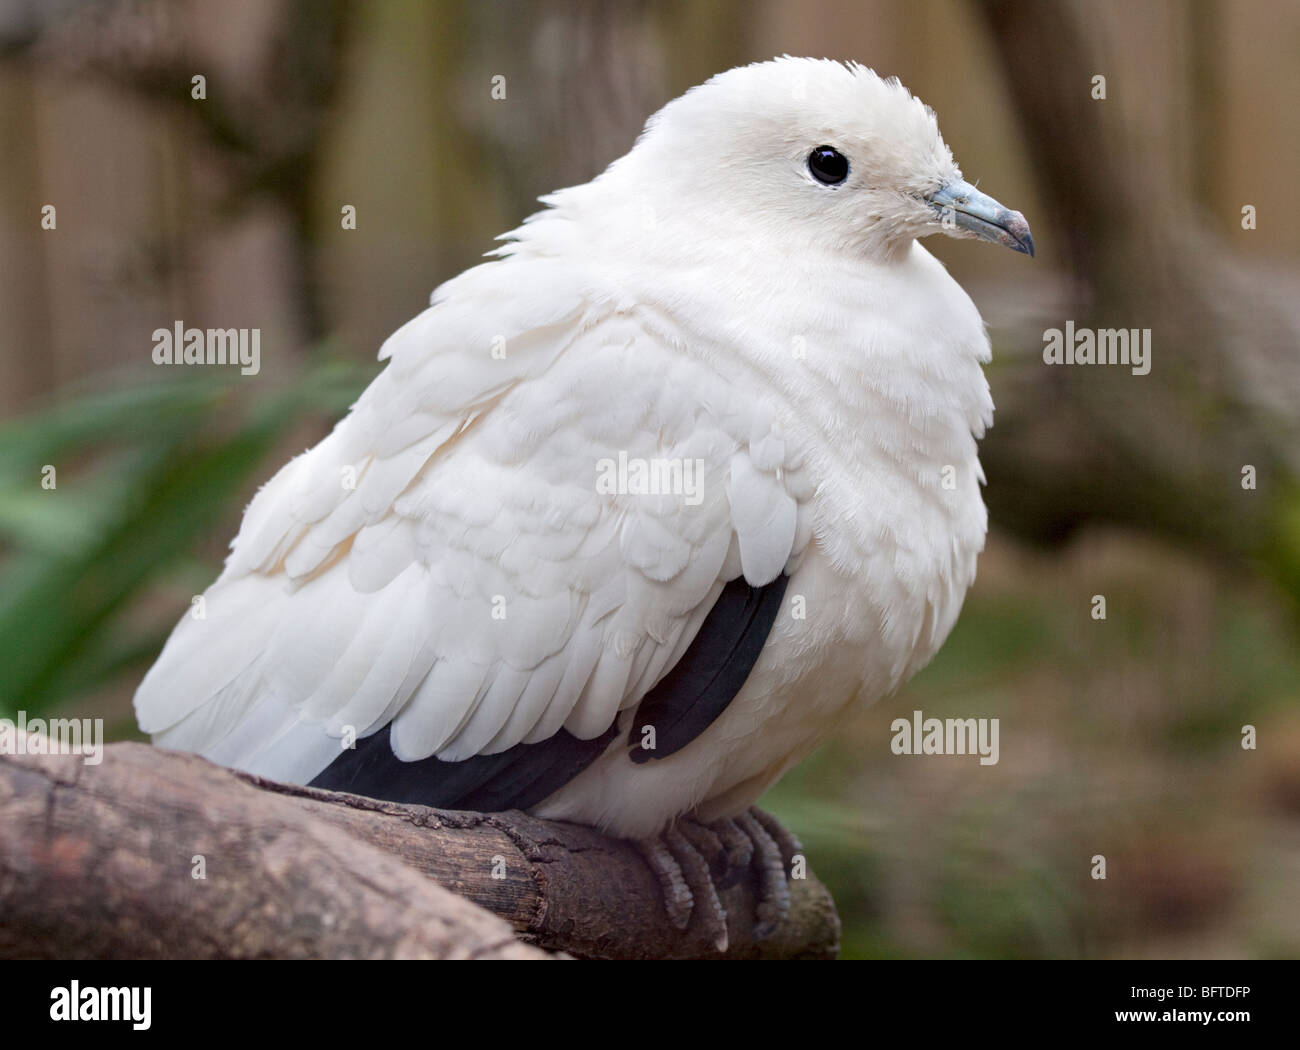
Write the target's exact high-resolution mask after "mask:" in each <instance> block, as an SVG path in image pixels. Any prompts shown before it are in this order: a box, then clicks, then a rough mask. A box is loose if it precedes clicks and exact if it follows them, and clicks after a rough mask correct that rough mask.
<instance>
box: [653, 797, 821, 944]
mask: <svg viewBox="0 0 1300 1050" xmlns="http://www.w3.org/2000/svg"><path fill="white" fill-rule="evenodd" d="M636 845H637V847H638V849H639V850H640V851H641V855H642V856H643V857H644V858H645V860H646V863H647V864H649V865H650V868H651V870H652V871H653V872H654V873H655V876H656V877H657V878H658V880H659V885H660V887H661V889H662V891H663V895H664V908H665V910H666V911H667V912H668V918H669V920H670V921H671V922H672V923H673V925H674V926H676V927H677V928H678V929H679V930H685V929H687V928H688V927H689V926H690V925H691V924H692V923H693V922H694V923H697V924H699V928H700V930H701V932H702V933H703V934H704V935H705V936H706V938H707V939H708V940H709V941H710V942H711V943H712V944H713V945H714V947H715V948H717V950H718V951H719V952H725V951H726V950H727V943H728V937H727V912H726V909H724V908H723V906H722V902H721V900H720V898H719V896H718V890H719V888H726V887H728V886H733V885H735V884H736V883H737V882H739V881H740V880H741V879H742V878H744V877H745V875H746V874H747V873H748V872H750V871H751V870H752V871H754V872H756V874H757V875H758V902H757V904H756V906H755V920H756V921H755V925H754V934H755V936H756V937H757V938H758V939H759V940H763V939H764V938H766V937H770V936H771V935H772V933H773V932H774V931H775V930H776V928H777V927H778V926H780V924H781V923H782V922H784V921H785V918H786V916H788V915H789V914H790V887H789V885H788V883H787V879H788V878H789V876H790V872H791V867H792V864H793V858H794V856H795V854H797V853H800V852H801V851H802V846H800V844H799V840H798V839H797V838H795V837H794V836H793V835H792V834H790V832H789V831H787V830H786V829H785V828H784V827H783V826H782V825H781V823H780V822H779V821H778V820H777V819H776V818H775V817H773V816H772V815H771V814H769V813H764V812H763V811H762V810H760V809H757V808H753V809H750V810H748V811H747V812H745V813H742V814H741V815H740V816H738V817H735V818H734V819H725V820H719V821H715V822H714V823H712V824H704V823H701V822H700V821H698V820H696V819H695V818H694V817H690V816H686V817H682V818H680V819H679V820H678V821H677V822H676V823H675V824H673V825H672V826H671V827H670V828H668V830H667V831H665V832H664V833H663V834H662V835H660V836H659V837H658V838H654V839H642V840H640V841H638V842H637V843H636Z"/></svg>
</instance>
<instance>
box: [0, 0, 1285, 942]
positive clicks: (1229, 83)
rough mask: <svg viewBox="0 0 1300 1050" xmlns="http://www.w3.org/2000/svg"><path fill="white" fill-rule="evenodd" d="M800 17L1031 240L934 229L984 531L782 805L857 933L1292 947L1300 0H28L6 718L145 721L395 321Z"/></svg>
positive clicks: (10, 81)
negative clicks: (256, 521) (202, 342)
mask: <svg viewBox="0 0 1300 1050" xmlns="http://www.w3.org/2000/svg"><path fill="white" fill-rule="evenodd" d="M781 53H790V54H797V55H811V56H815V57H823V56H825V57H832V58H843V59H850V58H852V59H857V60H859V61H861V62H863V63H865V64H867V65H869V66H871V67H873V68H874V69H876V70H877V71H879V72H881V73H882V74H887V75H898V76H899V77H900V78H901V79H902V80H903V82H904V83H905V84H906V85H908V87H909V88H911V90H912V91H913V92H914V93H916V94H918V95H919V96H920V97H921V98H922V99H924V100H925V101H926V102H927V103H929V104H930V105H931V106H932V107H934V109H935V110H936V111H937V113H938V114H939V119H940V127H941V128H942V130H943V131H944V134H945V137H946V138H947V141H948V143H949V144H950V145H951V146H952V148H953V151H954V153H955V155H956V157H957V159H958V161H959V163H960V164H961V166H962V168H963V171H964V173H965V175H966V176H967V178H969V179H970V180H971V181H975V180H976V179H978V180H979V182H980V186H981V188H983V189H985V190H986V191H988V192H990V193H991V194H993V195H994V196H996V197H997V198H998V199H999V200H1001V201H1002V202H1003V203H1005V204H1007V205H1008V206H1010V207H1014V208H1018V209H1020V210H1022V211H1023V212H1024V213H1025V214H1026V215H1027V216H1028V218H1029V219H1030V221H1031V223H1032V225H1033V229H1034V235H1035V239H1036V243H1037V245H1038V248H1039V255H1038V258H1037V259H1036V260H1034V261H1032V262H1031V261H1029V260H1027V259H1026V258H1025V257H1023V256H1019V255H1015V254H1013V253H1011V252H1003V251H996V250H993V249H992V248H990V247H989V246H988V245H980V244H976V243H974V242H959V241H953V240H950V239H946V238H941V237H936V238H931V239H930V240H928V241H927V242H926V245H927V247H928V248H929V249H930V250H931V251H932V252H934V253H935V254H936V255H938V256H939V257H940V258H941V259H943V261H944V262H945V263H946V264H947V265H948V266H949V268H950V269H951V271H952V272H953V274H954V275H955V276H956V277H957V279H958V280H959V281H960V282H961V283H962V284H963V285H964V286H965V287H966V288H967V290H968V291H969V292H970V293H971V295H972V297H973V298H974V299H975V301H976V303H977V305H978V306H979V308H980V310H981V312H982V313H983V315H984V317H985V319H986V321H987V322H988V323H989V326H990V330H991V334H992V339H993V345H994V361H993V363H992V365H991V366H990V367H989V368H988V375H989V379H990V382H991V385H992V388H993V395H994V400H995V402H996V404H997V415H996V425H995V427H994V429H993V430H992V431H991V433H990V434H989V436H988V439H987V440H986V442H985V443H984V445H983V451H982V455H981V458H982V460H983V463H984V466H985V470H986V473H987V475H988V478H989V483H988V486H987V490H986V496H987V500H988V503H989V507H990V518H991V521H992V530H991V534H990V537H989V544H988V549H987V551H986V552H985V554H984V555H983V557H982V559H981V562H980V570H979V579H978V581H977V583H976V585H975V587H974V590H973V591H972V593H971V594H970V597H969V598H968V600H967V603H966V607H965V611H964V613H963V615H962V617H961V619H960V621H959V622H958V625H957V627H956V629H955V631H954V633H953V635H952V637H951V638H950V640H949V641H948V643H947V645H946V646H945V648H944V649H943V651H942V652H941V653H940V655H939V656H938V658H937V659H936V660H935V661H934V663H933V664H932V665H931V666H930V667H929V668H928V669H927V670H925V671H924V672H923V673H922V674H921V675H919V676H918V677H917V678H916V679H915V680H914V682H913V683H912V684H911V685H910V686H908V687H907V688H906V689H905V690H904V691H903V693H902V694H901V695H900V696H898V697H896V698H894V699H893V700H890V701H888V702H886V703H883V704H881V705H878V706H877V707H876V708H874V709H872V710H868V711H865V712H863V713H862V715H861V717H860V718H859V719H858V721H857V723H856V724H855V726H854V728H853V730H852V732H850V733H848V734H846V735H844V736H843V737H842V738H840V739H838V740H837V741H836V742H835V744H834V745H833V746H831V747H828V748H826V749H824V750H823V751H822V752H820V753H819V754H818V755H816V756H815V757H814V758H813V759H811V760H810V761H808V762H807V763H805V764H804V765H803V766H801V767H799V768H798V769H797V770H796V771H795V772H793V773H791V774H790V775H789V776H788V777H787V778H786V780H785V781H783V782H782V783H781V784H780V785H779V786H778V788H777V789H775V790H774V791H773V792H772V793H771V794H770V795H769V796H768V797H767V798H766V799H765V801H764V804H765V805H766V806H767V807H768V808H770V809H772V810H773V811H774V812H776V813H777V814H778V815H779V816H780V817H781V818H782V819H783V820H784V821H785V822H786V823H787V824H788V825H789V826H790V827H791V828H792V829H794V830H795V831H796V832H797V833H799V834H800V835H801V837H802V838H803V841H804V844H805V846H806V847H807V848H808V853H809V858H810V862H811V865H812V867H813V869H814V870H815V871H816V872H817V873H818V874H819V875H820V876H821V877H822V878H823V879H824V880H825V881H826V882H827V883H828V884H829V885H830V887H831V889H832V891H833V892H834V894H835V897H836V900H837V902H838V904H839V908H840V912H841V916H842V918H843V920H844V955H845V956H846V957H877V958H879V957H933V956H943V957H950V956H951V957H1017V958H1046V957H1148V956H1149V957H1182V956H1189V957H1277V956H1288V957H1294V956H1296V955H1297V954H1300V704H1298V703H1297V701H1298V700H1300V647H1298V646H1297V641H1298V639H1300V440H1298V438H1300V209H1297V208H1296V207H1295V203H1294V192H1293V189H1294V186H1295V173H1296V171H1297V170H1300V121H1297V120H1296V117H1295V112H1296V106H1297V102H1300V63H1297V62H1296V55H1297V54H1300V4H1297V3H1296V2H1294V0H1275V2H1265V0H1232V2H1228V0H1196V2H1191V3H1183V2H1177V0H1102V2H1089V3H1086V4H1085V3H1040V2H1038V0H1024V2H998V0H915V2H909V0H868V2H853V3H850V2H831V0H757V2H748V0H707V2H691V3H688V2H685V0H683V2H660V3H652V2H632V0H629V2H625V3H599V4H598V3H589V2H579V0H546V2H535V3H525V2H514V3H510V2H500V0H495V2H483V0H478V2H475V0H439V2H415V0H374V2H368V3H341V2H330V0H312V2H307V0H225V2H223V3H220V4H215V3H203V2H198V0H195V2H189V3H183V2H159V0H155V2H148V0H121V2H113V0H0V143H2V144H3V154H4V162H3V164H2V165H0V717H3V716H10V717H12V716H13V715H14V714H15V713H16V712H17V711H18V710H19V709H22V710H25V711H26V712H27V714H28V716H29V717H35V716H37V715H49V714H53V713H60V714H65V715H74V714H75V715H79V716H91V715H93V716H101V717H103V718H105V719H106V722H107V728H108V733H109V736H110V739H117V740H121V739H135V738H139V734H138V733H137V732H136V730H135V728H134V722H133V719H132V715H131V695H132V692H133V690H134V686H135V683H136V682H137V681H138V680H139V678H140V676H141V675H142V674H143V672H144V670H145V668H147V666H148V665H149V662H150V661H151V659H152V657H153V655H155V654H156V652H157V651H158V649H159V648H160V647H161V644H162V641H163V639H164V638H165V636H166V634H167V632H168V630H169V629H170V627H171V625H172V624H173V623H174V622H175V620H176V619H177V618H178V617H179V616H180V615H181V614H182V613H183V612H184V611H185V610H186V609H187V608H188V606H189V602H190V597H191V596H192V595H194V594H197V593H199V592H201V591H202V590H203V588H204V587H206V585H207V584H208V583H210V582H211V580H212V579H213V578H214V577H215V575H216V573H217V571H218V568H219V566H220V564H221V560H222V558H223V556H224V553H225V547H226V543H227V541H228V540H229V538H230V537H231V536H232V535H233V534H234V532H235V530H236V528H237V526H238V522H239V518H240V515H241V512H242V508H243V507H244V505H245V504H246V503H247V501H248V500H249V499H250V498H251V496H252V494H253V493H254V492H255V491H256V488H257V486H258V485H260V484H261V483H262V482H263V481H265V480H266V479H267V478H268V477H269V476H270V475H271V473H272V472H273V471H274V469H275V468H276V467H278V466H279V465H280V463H281V462H283V461H284V460H285V459H287V458H288V457H289V456H290V455H291V454H293V453H294V452H296V451H300V450H301V449H302V448H304V447H307V446H308V445H310V444H312V443H314V442H315V441H316V440H318V439H319V438H320V437H321V436H323V434H324V433H326V432H327V430H328V428H329V426H330V425H331V424H332V422H333V420H335V419H336V418H337V417H338V416H339V415H340V414H341V413H342V412H343V411H345V410H346V407H347V405H348V404H349V403H350V402H351V400H352V399H353V398H354V397H355V396H356V394H357V393H359V391H360V390H361V389H362V388H363V387H364V386H365V384H366V383H367V382H368V380H369V378H370V377H372V376H373V375H374V374H375V373H376V372H377V371H378V363H377V362H376V360H375V355H376V352H377V350H378V347H379V344H380V343H381V341H382V340H383V339H384V337H385V336H387V335H388V334H389V333H390V332H391V331H392V330H394V329H395V328H396V327H397V326H398V325H400V324H401V323H402V322H404V321H405V320H406V319H408V318H409V317H411V316H412V315H414V314H415V313H417V312H418V311H420V310H421V309H422V308H423V307H424V306H425V305H426V303H427V301H428V296H429V293H430V291H431V290H432V289H433V287H434V286H435V285H436V284H438V283H439V282H441V281H443V280H445V279H447V278H449V277H451V276H454V275H455V274H456V273H458V272H460V271H461V270H462V269H464V268H466V267H467V266H470V265H472V264H473V263H475V262H476V261H477V260H478V259H479V257H480V255H481V253H482V252H484V251H485V250H488V249H489V248H491V247H492V246H493V245H492V238H493V237H494V236H495V235H496V234H498V233H500V232H502V231H504V230H507V229H510V228H511V227H513V226H515V225H516V224H517V223H518V222H519V220H520V219H522V218H523V217H524V216H525V215H527V214H529V213H530V212H531V211H533V210H535V207H536V205H535V198H536V197H537V196H538V195H539V194H542V193H545V192H547V191H550V190H552V189H555V188H558V187H560V186H564V185H569V184H572V183H575V182H583V181H586V180H587V179H589V178H591V177H592V176H594V175H595V174H597V173H598V172H599V171H600V170H601V169H602V168H603V167H604V166H605V165H606V164H607V163H608V162H609V161H611V160H613V159H614V158H616V157H618V156H619V155H621V154H622V153H624V152H626V150H627V149H628V148H629V147H630V146H631V144H632V142H633V140H634V138H635V136H636V134H637V132H638V130H639V129H640V126H641V124H642V123H643V121H644V120H645V118H646V117H647V116H648V115H649V114H650V113H652V112H653V111H654V110H656V109H657V108H658V107H659V106H661V105H662V104H663V103H664V102H666V101H668V100H669V99H671V98H673V97H674V96H676V95H678V94H680V93H681V92H682V91H683V90H685V89H686V88H688V87H690V86H691V85H693V84H695V83H698V82H700V81H702V80H704V79H706V78H707V77H708V76H710V75H712V74H713V73H716V72H720V71H722V70H724V69H727V68H729V67H731V66H734V65H737V64H740V63H744V62H748V61H753V60H759V59H764V58H770V57H772V56H773V55H775V54H781ZM196 75H201V76H202V77H204V78H205V80H204V86H205V94H206V97H205V98H203V99H196V98H194V97H193V86H192V85H193V80H192V78H193V77H195V76H196ZM1098 76H1101V77H1104V78H1105V80H1104V85H1105V97H1104V98H1098V97H1096V94H1097V90H1096V84H1097V83H1098V82H1097V81H1095V79H1094V78H1096V77H1098ZM494 77H504V78H505V80H504V82H499V81H498V82H496V83H498V84H501V83H503V84H504V88H505V91H504V94H505V97H504V98H499V97H494V93H493V86H494V80H493V78H494ZM496 94H497V95H500V94H501V91H500V90H498V91H497V92H496ZM46 205H53V206H54V208H55V211H54V213H53V214H54V217H55V218H54V224H53V225H54V228H52V229H50V228H45V226H48V225H49V223H48V221H47V222H46V224H45V226H43V223H42V220H43V218H44V217H45V216H47V215H48V214H49V213H48V212H46V211H44V210H43V209H45V206H46ZM346 205H351V206H353V207H354V208H355V210H356V228H355V229H345V228H343V224H342V223H341V221H340V219H341V214H342V209H343V208H344V206H346ZM1247 206H1249V207H1250V208H1251V209H1253V215H1254V222H1253V224H1252V223H1247V224H1246V225H1253V228H1244V227H1243V209H1244V208H1247ZM1067 319H1072V320H1074V321H1075V323H1076V325H1078V326H1093V327H1102V328H1105V327H1124V328H1134V327H1136V328H1150V329H1152V333H1153V335H1152V344H1153V353H1152V361H1153V367H1152V370H1151V373H1150V374H1149V375H1147V376H1144V377H1134V376H1132V375H1131V374H1130V372H1129V370H1128V369H1126V368H1094V369H1089V368H1048V367H1046V366H1044V364H1043V362H1042V357H1041V353H1042V346H1043V332H1044V330H1045V329H1046V328H1051V327H1061V326H1063V324H1064V322H1065V321H1066V320H1067ZM176 320H183V321H184V322H185V324H186V325H187V326H194V327H221V328H229V327H235V328H242V327H249V328H260V329H261V333H262V336H261V358H262V361H261V364H262V367H261V371H260V373H259V374H258V375H256V376H240V375H238V373H237V370H231V369H222V368H220V367H216V368H213V369H210V370H205V369H196V368H184V369H168V368H163V367H158V366H156V365H154V364H153V363H152V361H151V356H150V355H151V351H152V346H153V344H152V337H151V333H152V332H153V330H154V329H156V328H158V327H168V328H170V326H171V325H172V324H173V323H174V322H175V321H176ZM232 372H233V373H234V374H231V373H232ZM46 466H54V467H55V468H56V471H57V474H56V477H57V487H55V488H48V487H43V485H42V478H43V476H45V475H44V474H43V468H45V467H46ZM1246 467H1252V468H1254V469H1253V471H1245V468H1246ZM1248 475H1249V476H1250V477H1253V481H1254V484H1253V487H1250V485H1249V482H1244V479H1246V478H1247V476H1248ZM1098 594H1100V595H1104V596H1105V597H1106V600H1107V618H1106V619H1105V620H1095V619H1093V618H1092V615H1091V611H1092V608H1093V602H1092V599H1093V596H1094V595H1098ZM914 709H921V710H922V711H924V712H925V714H926V715H927V716H930V717H938V718H945V717H957V716H961V717H966V716H971V717H997V718H1000V720H1001V723H1000V725H1001V761H1000V762H999V764H997V765H996V766H990V767H984V766H980V765H979V764H978V762H977V761H976V760H975V759H973V758H968V757H966V758H963V757H930V758H924V759H922V758H911V757H898V756H894V755H892V754H891V753H890V750H889V740H890V735H891V734H890V730H889V723H890V721H891V720H892V719H893V718H895V717H899V716H902V717H909V716H910V713H911V712H912V711H913V710H914ZM1246 725H1251V726H1254V727H1255V729H1256V732H1257V739H1258V747H1257V748H1256V749H1254V750H1246V749H1243V747H1242V743H1241V741H1242V731H1243V726H1246ZM1096 854H1102V855H1104V856H1105V857H1106V859H1107V878H1106V880H1105V881H1098V880H1094V879H1092V878H1091V877H1090V872H1091V870H1092V858H1093V856H1094V855H1096Z"/></svg>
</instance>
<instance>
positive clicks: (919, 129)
mask: <svg viewBox="0 0 1300 1050" xmlns="http://www.w3.org/2000/svg"><path fill="white" fill-rule="evenodd" d="M608 177H610V178H611V179H612V180H613V181H614V182H615V183H622V184H623V189H624V190H625V191H628V186H627V183H628V181H629V180H631V181H632V182H633V183H634V184H635V188H634V189H632V190H630V191H629V192H631V193H634V194H637V195H640V194H645V195H647V197H648V198H649V199H654V200H657V201H661V202H673V204H672V205H671V206H672V207H674V209H675V210H676V211H678V212H680V215H679V216H678V217H679V218H681V219H683V220H684V221H686V222H687V223H689V224H690V225H691V227H692V228H694V229H696V230H705V229H709V228H717V227H719V226H721V225H723V224H725V225H726V227H727V228H730V229H736V228H739V229H741V230H745V229H747V228H748V229H753V228H755V227H756V226H761V227H762V232H764V233H765V234H768V235H770V236H772V237H775V238H777V242H778V243H781V242H784V243H785V244H786V245H787V246H794V245H804V244H809V243H812V244H816V245H819V246H821V247H833V248H844V249H848V250H853V251H857V252H860V253H863V254H866V255H868V256H871V257H876V258H881V259H887V258H891V257H895V256H897V255H898V254H899V253H900V252H901V251H903V250H905V249H906V247H907V246H909V245H910V244H911V243H912V241H913V240H914V239H915V238H917V237H922V236H925V235H927V234H930V233H940V232H942V233H947V234H949V235H951V236H956V237H977V238H980V239H982V240H987V241H993V242H996V243H998V244H1002V245H1005V246H1006V247H1008V248H1011V249H1013V250H1015V251H1019V252H1026V253H1028V254H1029V255H1033V253H1034V242H1033V238H1032V237H1031V236H1030V232H1029V224H1028V223H1027V222H1026V221H1025V218H1024V216H1023V215H1021V214H1020V213H1019V212H1016V211H1011V210H1009V209H1007V208H1004V207H1003V206H1002V205H1001V204H999V203H998V202H997V201H996V200H994V199H993V198H992V197H989V196H988V195H986V194H984V193H981V192H980V191H979V190H977V189H976V188H975V187H974V186H972V185H971V184H970V183H968V182H966V181H965V180H963V179H962V176H961V171H960V169H959V168H958V167H957V164H956V162H955V161H954V160H953V157H952V152H951V150H949V149H948V147H947V145H946V144H945V143H944V141H943V137H942V136H941V135H940V134H939V126H938V123H937V121H936V120H935V116H934V113H933V111H931V110H930V109H929V108H928V107H927V106H925V105H924V104H923V103H922V102H921V101H920V100H919V99H917V98H914V97H913V96H912V95H911V94H910V93H909V92H908V91H907V89H906V88H904V87H903V86H902V85H901V84H900V83H899V82H898V81H897V80H885V79H882V78H881V77H879V76H877V75H876V74H875V73H874V72H872V71H871V70H870V69H867V68H866V67H865V66H861V65H857V64H849V65H844V64H841V63H839V62H833V61H829V60H818V59H808V58H791V57H788V56H787V57H784V58H778V59H774V60H772V61H770V62H759V63H755V64H753V65H749V66H742V67H739V68H737V69H732V70H729V71H728V72H726V73H722V74H719V75H718V76H715V77H713V78H712V79H711V80H709V81H707V82H705V83H704V84H701V85H700V86H699V87H696V88H693V89H692V90H690V91H688V92H687V93H686V94H685V95H683V96H681V97H680V98H678V99H676V100H674V101H673V102H671V103H669V104H668V105H667V106H665V107H664V108H663V109H662V110H660V111H659V112H658V113H656V114H655V115H654V116H653V117H652V118H651V119H650V121H649V122H648V123H647V125H646V130H645V133H644V134H643V135H642V137H641V139H640V140H639V141H638V143H637V145H636V147H635V148H634V149H633V150H632V152H631V153H629V154H628V155H627V157H625V158H623V160H621V161H619V162H617V163H616V164H615V165H613V166H612V167H611V169H610V172H609V173H608Z"/></svg>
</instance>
